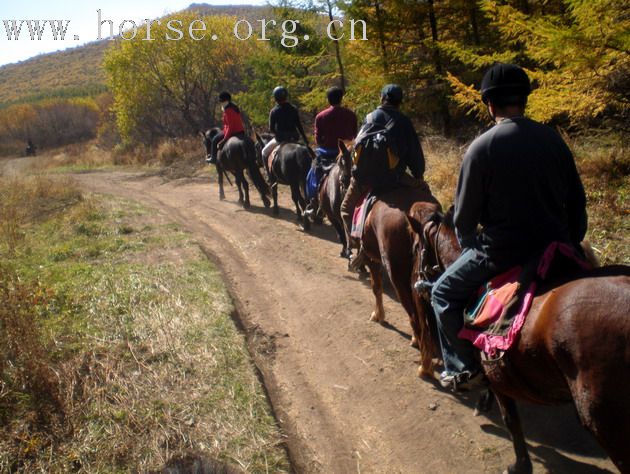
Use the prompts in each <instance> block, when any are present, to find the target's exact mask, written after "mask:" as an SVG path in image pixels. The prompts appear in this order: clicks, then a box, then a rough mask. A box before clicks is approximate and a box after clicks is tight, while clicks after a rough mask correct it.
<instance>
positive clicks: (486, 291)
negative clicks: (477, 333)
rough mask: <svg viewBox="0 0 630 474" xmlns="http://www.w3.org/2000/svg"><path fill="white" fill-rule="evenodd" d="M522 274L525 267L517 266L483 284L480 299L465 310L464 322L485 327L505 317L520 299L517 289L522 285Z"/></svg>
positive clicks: (481, 327)
mask: <svg viewBox="0 0 630 474" xmlns="http://www.w3.org/2000/svg"><path fill="white" fill-rule="evenodd" d="M522 274H523V268H522V267H520V266H517V267H514V268H512V269H510V270H508V271H507V272H505V273H502V274H501V275H499V276H497V277H494V278H493V279H492V280H490V281H489V282H488V283H487V284H485V285H484V286H482V287H481V288H480V289H479V298H478V300H477V301H476V302H475V304H474V305H473V306H472V307H471V308H466V310H465V311H464V322H465V323H466V324H467V325H468V326H469V327H472V328H473V329H485V328H487V327H488V326H489V325H490V324H491V323H494V322H495V321H497V320H498V319H499V318H501V317H504V316H505V314H506V313H507V311H508V309H509V308H510V307H511V306H512V305H513V304H514V303H515V302H516V301H517V300H518V295H517V291H518V289H519V288H520V287H521V282H520V281H519V276H521V277H522ZM521 279H522V278H521Z"/></svg>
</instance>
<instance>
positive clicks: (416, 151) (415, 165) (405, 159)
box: [365, 105, 424, 179]
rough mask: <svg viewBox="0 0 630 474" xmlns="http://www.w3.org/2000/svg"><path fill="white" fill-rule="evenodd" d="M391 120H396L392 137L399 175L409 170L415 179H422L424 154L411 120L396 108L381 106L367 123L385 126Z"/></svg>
mask: <svg viewBox="0 0 630 474" xmlns="http://www.w3.org/2000/svg"><path fill="white" fill-rule="evenodd" d="M390 119H394V126H393V128H392V129H391V132H390V134H391V136H392V138H393V139H394V145H395V148H396V154H397V155H398V158H399V159H400V163H399V165H398V169H397V171H398V173H404V172H405V170H406V169H407V168H409V170H410V171H411V174H412V175H413V177H414V178H420V179H422V177H423V175H424V153H423V152H422V147H421V146H420V139H419V138H418V134H417V133H416V130H415V128H414V127H413V124H412V123H411V120H409V118H408V117H407V116H406V115H405V114H403V113H402V112H400V111H399V110H398V109H396V108H394V107H388V106H386V105H385V106H382V105H381V106H379V107H377V108H376V110H374V111H373V112H372V113H370V114H368V116H367V117H366V118H365V121H366V123H377V124H379V125H383V126H385V124H387V122H389V120H390Z"/></svg>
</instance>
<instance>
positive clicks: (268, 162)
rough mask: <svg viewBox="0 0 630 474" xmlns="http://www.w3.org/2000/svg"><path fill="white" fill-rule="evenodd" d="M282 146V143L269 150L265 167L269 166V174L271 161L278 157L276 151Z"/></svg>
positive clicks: (271, 165)
mask: <svg viewBox="0 0 630 474" xmlns="http://www.w3.org/2000/svg"><path fill="white" fill-rule="evenodd" d="M281 146H282V143H281V144H280V145H276V147H275V148H274V149H273V150H271V153H270V154H269V158H267V165H268V166H269V168H268V169H269V171H270V172H271V170H272V169H273V168H272V167H273V161H274V160H275V159H276V156H278V150H279V149H280V147H281Z"/></svg>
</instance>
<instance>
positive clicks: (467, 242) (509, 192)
mask: <svg viewBox="0 0 630 474" xmlns="http://www.w3.org/2000/svg"><path fill="white" fill-rule="evenodd" d="M530 90H531V88H530V82H529V78H528V77H527V74H526V73H525V71H524V70H523V69H521V68H520V67H518V66H516V65H513V64H497V65H495V66H493V67H492V68H490V69H489V70H488V72H487V73H486V75H485V76H484V78H483V81H482V83H481V93H482V99H483V101H484V103H485V104H486V105H487V106H488V112H489V114H490V116H491V117H492V119H493V120H494V121H495V125H494V126H493V127H492V128H491V129H490V130H488V131H487V132H486V133H484V134H483V135H481V136H480V137H478V138H477V139H476V140H475V141H473V143H472V144H471V145H470V147H469V148H468V151H467V152H466V155H465V156H464V160H463V162H462V167H461V171H460V175H459V182H458V185H457V196H456V199H455V228H456V231H457V235H458V238H459V240H460V243H461V246H462V254H461V256H460V257H459V258H458V259H457V260H456V261H455V262H454V263H453V264H452V265H451V266H449V267H448V268H447V269H446V271H445V272H444V273H443V274H442V276H441V277H440V278H439V279H438V280H437V282H436V283H435V285H434V286H433V290H432V294H431V303H432V306H433V309H434V310H435V315H436V319H437V324H438V329H439V337H440V343H441V346H442V357H443V360H444V369H445V370H444V372H442V374H441V375H440V383H441V384H442V386H443V387H445V388H446V387H451V388H461V387H464V386H465V385H469V386H472V385H475V384H476V383H477V382H480V381H481V380H482V379H483V375H482V373H481V370H480V367H479V365H478V362H477V360H476V358H475V356H474V350H473V347H472V345H471V344H470V343H469V342H468V341H464V340H463V339H459V338H458V333H459V331H460V330H461V328H462V326H463V324H464V323H463V311H464V309H465V306H466V304H467V303H468V301H469V299H470V297H471V296H472V295H473V294H474V293H475V292H476V291H477V290H478V288H479V287H480V286H481V285H483V284H484V283H486V282H487V281H488V280H490V279H491V278H493V277H494V276H496V275H498V274H500V273H502V272H504V271H506V270H509V269H510V268H511V267H513V266H515V265H518V264H522V263H524V262H525V261H527V260H528V259H530V258H532V257H535V256H537V255H540V254H542V252H543V251H544V250H545V248H546V247H547V246H548V245H549V244H550V243H551V242H553V241H561V242H566V243H570V244H573V245H575V246H578V245H579V244H580V242H581V241H582V239H583V238H584V234H585V232H586V225H587V218H586V198H585V194H584V188H583V187H582V182H581V181H580V177H579V175H578V172H577V169H576V166H575V162H574V160H573V156H572V155H571V152H570V150H569V148H568V147H567V145H566V144H565V143H564V141H563V140H562V138H561V137H560V136H559V135H558V134H557V133H556V132H555V131H554V130H552V129H551V128H549V127H547V126H545V125H542V124H540V123H537V122H534V121H533V120H530V119H528V118H525V117H524V116H523V114H524V112H525V105H526V103H527V96H528V95H529V93H530ZM478 226H480V227H481V230H480V232H479V233H478V232H477V228H478ZM418 287H419V286H418V284H417V285H416V288H418Z"/></svg>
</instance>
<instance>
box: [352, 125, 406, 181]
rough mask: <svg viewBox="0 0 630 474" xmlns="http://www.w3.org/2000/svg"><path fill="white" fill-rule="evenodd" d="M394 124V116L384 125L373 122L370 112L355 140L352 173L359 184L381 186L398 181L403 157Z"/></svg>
mask: <svg viewBox="0 0 630 474" xmlns="http://www.w3.org/2000/svg"><path fill="white" fill-rule="evenodd" d="M394 123H395V122H394V119H393V118H390V119H389V121H388V122H387V123H386V124H385V125H383V124H381V123H377V122H374V121H372V114H370V115H368V118H367V123H366V124H365V125H364V126H363V127H362V128H361V131H360V132H359V135H358V136H357V138H356V140H355V145H354V153H353V157H352V162H353V166H352V176H353V178H354V179H355V180H357V182H358V183H359V184H361V185H367V186H372V187H380V186H387V185H389V184H393V183H395V182H396V180H397V173H396V168H397V167H398V164H399V162H400V159H399V158H398V154H397V153H396V149H395V146H394V138H393V136H392V133H391V131H392V128H393V127H394Z"/></svg>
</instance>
